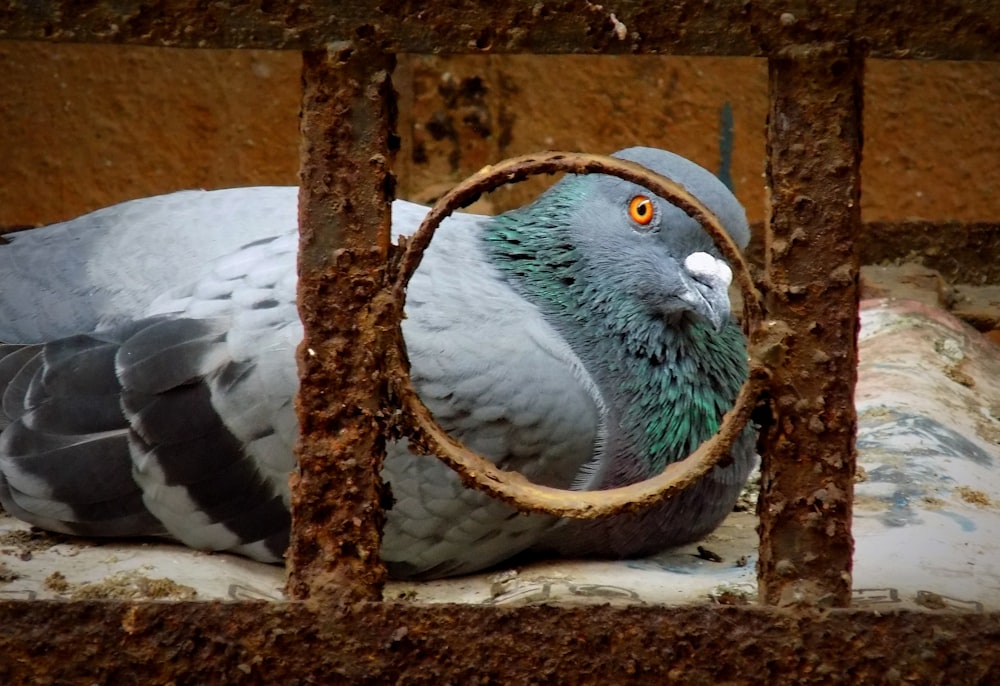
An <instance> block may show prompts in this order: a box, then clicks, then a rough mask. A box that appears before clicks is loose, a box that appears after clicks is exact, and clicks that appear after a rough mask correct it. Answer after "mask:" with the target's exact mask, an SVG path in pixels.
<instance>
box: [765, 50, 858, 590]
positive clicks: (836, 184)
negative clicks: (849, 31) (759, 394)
mask: <svg viewBox="0 0 1000 686" xmlns="http://www.w3.org/2000/svg"><path fill="white" fill-rule="evenodd" d="M862 64H863V61H862V59H861V56H860V55H859V54H858V53H857V51H855V50H854V49H852V48H851V47H850V46H849V45H843V44H831V43H826V44H814V45H809V46H793V47H789V48H786V49H785V50H784V51H783V52H782V54H781V55H780V56H778V57H774V58H771V60H770V61H769V91H770V110H769V113H768V127H767V130H768V149H767V170H766V173H767V180H768V187H769V188H770V192H771V210H770V218H769V222H768V225H767V230H766V234H765V253H764V260H765V282H766V286H765V291H766V293H767V295H766V301H765V302H766V310H767V316H768V323H769V325H770V326H771V327H772V328H773V329H775V330H781V331H783V333H784V335H785V342H784V343H783V344H781V345H780V346H778V347H777V348H776V349H772V350H770V351H769V357H770V359H769V362H770V363H771V365H772V382H771V384H770V389H769V395H770V398H769V400H770V409H771V418H770V421H769V423H767V424H766V425H765V426H764V428H763V431H762V434H761V454H762V461H763V463H762V468H761V472H762V474H761V499H760V505H759V507H758V510H759V515H760V526H759V532H760V538H761V543H760V559H759V563H758V570H757V571H758V584H759V592H760V598H761V600H762V601H763V602H766V603H769V604H777V605H815V604H818V605H821V606H822V605H836V606H843V605H847V604H848V602H849V600H850V593H851V557H852V553H853V548H854V542H853V539H852V537H851V498H852V495H853V484H854V471H855V457H856V452H855V436H856V432H857V413H856V411H855V408H854V386H855V382H856V380H857V329H858V272H859V261H858V249H857V243H856V241H857V238H858V234H859V229H860V202H859V201H860V162H861V83H862Z"/></svg>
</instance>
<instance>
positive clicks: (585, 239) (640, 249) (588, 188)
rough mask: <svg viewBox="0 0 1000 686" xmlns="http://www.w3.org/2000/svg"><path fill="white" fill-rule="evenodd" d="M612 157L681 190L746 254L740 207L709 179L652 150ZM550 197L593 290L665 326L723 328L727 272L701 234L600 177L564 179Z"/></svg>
mask: <svg viewBox="0 0 1000 686" xmlns="http://www.w3.org/2000/svg"><path fill="white" fill-rule="evenodd" d="M614 156H615V157H618V158H621V159H625V160H631V161H633V162H638V163H639V164H641V165H643V166H645V167H648V168H650V169H652V170H654V171H656V172H658V173H660V174H662V175H663V176H666V177H667V178H669V179H671V180H673V181H675V182H677V183H679V184H681V185H682V186H684V187H685V188H686V189H687V190H688V192H690V193H691V194H693V195H694V196H695V197H697V198H698V199H699V200H701V202H702V203H704V204H705V205H706V206H707V207H708V208H709V209H710V210H712V211H713V212H714V213H715V214H716V215H717V216H718V217H719V219H720V220H721V222H722V224H723V226H724V227H725V228H726V229H727V231H728V232H729V234H730V236H732V238H733V240H734V241H735V242H736V244H737V245H739V247H740V248H741V249H742V248H745V247H746V245H747V242H748V240H749V238H750V230H749V227H748V225H747V220H746V214H745V212H744V210H743V207H742V206H741V205H740V204H739V202H738V201H737V200H736V198H735V197H734V196H733V194H732V193H731V192H730V191H729V189H727V188H726V187H725V185H723V183H722V182H721V181H719V180H718V179H717V178H716V177H715V176H714V175H713V174H712V173H710V172H708V171H707V170H705V169H703V168H702V167H699V166H698V165H697V164H695V163H693V162H691V161H689V160H686V159H684V158H683V157H680V156H678V155H674V154H672V153H669V152H666V151H664V150H657V149H654V148H628V149H626V150H622V151H619V152H617V153H615V155H614ZM559 186H562V188H560V187H559ZM549 192H550V193H555V194H556V196H557V197H558V196H563V200H564V203H561V204H563V205H564V207H565V209H566V212H567V213H568V215H569V216H567V217H565V219H566V220H568V222H569V224H570V227H571V228H570V231H571V234H572V241H573V243H574V245H575V246H576V248H577V250H578V251H579V257H580V259H581V261H582V262H583V263H584V265H585V266H583V268H584V269H585V270H586V271H587V272H588V274H587V275H586V276H587V280H588V281H590V282H591V283H594V284H600V288H602V289H604V291H605V294H606V296H607V295H610V294H611V293H615V294H616V295H617V296H618V298H616V299H618V301H619V303H620V302H621V299H625V300H628V301H630V302H631V303H632V304H633V306H634V307H633V308H626V309H627V310H632V311H634V309H635V308H642V309H645V310H646V311H647V313H648V314H651V315H653V316H657V315H658V316H660V317H663V318H665V319H667V320H668V321H677V320H679V319H682V318H694V319H702V320H705V321H707V322H709V323H710V324H711V325H712V326H713V327H714V328H715V329H719V328H720V327H721V326H722V325H723V324H724V323H725V322H726V321H728V320H729V317H730V302H729V293H728V289H729V285H730V283H731V282H732V270H731V269H730V267H729V265H728V264H726V262H725V261H723V259H722V258H721V255H720V253H719V250H718V249H717V248H716V247H715V245H714V243H713V241H712V239H711V238H710V237H709V235H708V234H707V233H706V232H705V230H704V229H702V228H701V226H700V225H699V224H698V222H696V221H695V220H693V219H691V218H690V217H689V216H688V215H687V214H685V213H684V212H683V211H682V210H680V209H678V208H677V207H675V206H674V205H671V204H670V203H669V202H668V201H666V200H664V199H663V198H661V197H659V196H657V195H654V194H653V193H652V192H651V191H649V190H647V189H645V188H643V187H641V186H638V185H636V184H633V183H629V182H627V181H622V180H621V179H618V178H616V177H611V176H607V175H603V174H591V175H586V176H571V177H567V178H565V179H563V181H561V182H560V184H557V185H556V186H554V187H553V188H552V189H550V191H549ZM570 198H571V200H570V201H569V202H565V200H568V199H570ZM594 295H596V296H598V297H600V296H599V294H597V293H595V294H594Z"/></svg>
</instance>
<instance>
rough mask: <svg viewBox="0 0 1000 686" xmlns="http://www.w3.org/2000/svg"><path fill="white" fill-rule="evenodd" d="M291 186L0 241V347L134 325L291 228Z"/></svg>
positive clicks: (138, 208) (138, 203)
mask: <svg viewBox="0 0 1000 686" xmlns="http://www.w3.org/2000/svg"><path fill="white" fill-rule="evenodd" d="M296 198H297V189H296V188H295V187H258V188H235V189H228V190H222V191H210V192H206V191H183V192H179V193H171V194H169V195H161V196H156V197H151V198H142V199H139V200H133V201H130V202H125V203H121V204H119V205H114V206H112V207H108V208H105V209H102V210H98V211H96V212H92V213H90V214H87V215H84V216H82V217H78V218H77V219H73V220H71V221H68V222H63V223H61V224H53V225H51V226H47V227H44V228H41V229H33V230H30V231H22V232H18V233H13V234H7V235H6V236H5V239H6V242H4V243H0V341H2V342H4V343H42V342H46V341H51V340H54V339H56V338H62V337H65V336H71V335H74V334H78V333H88V332H90V331H94V330H95V329H98V328H107V327H108V325H110V324H112V323H114V322H116V321H128V320H134V319H137V318H139V317H141V316H143V314H144V313H145V312H146V310H147V308H148V307H149V304H150V303H151V302H152V301H153V300H154V299H155V298H157V297H159V296H160V295H161V293H162V291H163V289H164V284H185V283H189V282H193V281H195V280H197V279H199V278H201V277H202V275H203V270H204V269H205V268H206V266H207V265H210V264H211V263H212V261H213V260H215V259H217V258H219V257H221V256H223V255H227V254H230V253H232V252H233V251H235V250H237V249H238V248H239V247H240V246H242V245H245V244H247V243H250V242H252V241H255V240H258V239H261V238H266V237H268V236H271V235H274V234H275V233H277V232H283V231H288V230H292V231H294V230H295V227H296V226H297V218H296V212H297V209H296V208H297V200H296Z"/></svg>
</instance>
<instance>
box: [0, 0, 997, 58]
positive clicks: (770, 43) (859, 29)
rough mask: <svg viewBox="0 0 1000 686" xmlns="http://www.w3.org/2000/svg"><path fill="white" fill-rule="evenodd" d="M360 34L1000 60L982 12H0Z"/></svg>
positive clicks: (419, 45)
mask: <svg viewBox="0 0 1000 686" xmlns="http://www.w3.org/2000/svg"><path fill="white" fill-rule="evenodd" d="M364 26H369V27H378V28H379V29H381V30H382V31H384V32H386V33H387V34H389V35H390V36H391V39H390V41H389V43H388V45H387V49H389V50H390V51H393V52H415V53H528V52H534V53H580V54H586V53H637V54H638V53H645V54H652V53H665V54H666V53H672V54H687V55H742V56H765V55H770V54H774V53H775V51H776V50H778V49H780V48H781V47H782V46H783V45H787V44H790V43H802V42H815V41H817V40H846V39H853V40H855V41H856V42H858V43H859V44H860V45H861V46H862V47H863V48H866V49H867V50H868V53H869V54H870V55H871V56H874V57H886V58H923V59H979V60H996V59H1000V4H998V3H996V2H993V1H992V0H943V1H942V2H936V3H924V2H918V3H898V2H894V1H892V0H856V1H844V0H827V1H826V2H815V3H782V2H776V1H775V0H750V1H749V2H748V1H746V0H720V1H719V2H713V3H706V2H704V1H703V0H673V1H672V2H669V3H663V2H659V0H617V1H616V2H604V3H592V2H589V1H588V0H560V1H558V2H539V1H538V0H507V1H506V2H497V3H481V2H476V1H474V0H455V1H454V2H442V3H413V2H399V3H386V2H378V1H376V0H349V1H347V2H337V1H335V0H311V1H308V0H307V1H306V2H295V3H292V2H271V3H259V2H224V3H223V2H219V3H203V2H195V1H194V0H163V1H162V2H157V3H121V2H112V1H111V0H98V1H97V2H93V3H87V4H86V5H83V4H81V3H78V2H73V1H72V0H34V1H33V2H30V3H29V2H12V1H11V2H5V3H0V39H14V40H50V41H69V42H85V43H131V44H139V45H154V46H167V47H187V48H272V49H293V50H310V49H320V48H322V47H323V46H324V45H325V44H327V43H330V42H334V41H342V40H350V39H353V38H354V37H355V31H356V30H357V29H358V28H359V27H364Z"/></svg>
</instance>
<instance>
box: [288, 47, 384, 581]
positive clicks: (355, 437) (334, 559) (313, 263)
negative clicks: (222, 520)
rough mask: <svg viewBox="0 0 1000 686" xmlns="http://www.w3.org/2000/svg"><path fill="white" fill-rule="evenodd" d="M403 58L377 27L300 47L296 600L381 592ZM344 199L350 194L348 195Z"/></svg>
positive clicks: (291, 554)
mask: <svg viewBox="0 0 1000 686" xmlns="http://www.w3.org/2000/svg"><path fill="white" fill-rule="evenodd" d="M394 62H395V56H394V55H392V54H389V53H386V52H385V51H384V50H382V49H381V45H380V44H379V43H378V42H377V40H376V39H374V37H373V38H372V39H371V40H367V39H365V40H357V41H352V42H346V43H337V44H332V45H331V46H329V48H328V49H327V50H317V51H312V52H307V53H304V54H303V66H302V87H303V95H302V114H301V118H300V121H301V124H300V130H301V134H302V139H301V144H300V145H301V162H300V169H299V224H300V229H299V231H300V240H299V259H298V272H299V281H298V306H299V313H300V315H301V318H302V325H303V334H304V335H303V340H302V343H301V344H300V346H299V349H298V364H299V376H300V387H299V395H298V398H297V400H296V411H297V414H298V421H299V427H300V435H299V440H298V443H297V445H296V458H297V464H298V469H297V470H296V471H295V472H294V473H293V474H292V478H291V486H292V493H291V511H292V535H291V544H290V547H289V549H288V554H287V562H288V570H289V579H288V593H289V595H290V596H291V597H293V598H297V599H305V598H310V597H329V596H337V597H350V598H355V599H357V598H363V599H368V600H374V599H377V598H380V597H381V595H382V583H383V582H384V580H385V577H386V571H385V566H384V565H383V564H382V562H381V558H380V556H379V550H380V548H381V543H382V523H383V520H384V515H383V513H382V511H381V503H382V502H384V501H385V500H386V499H387V496H386V495H385V489H384V488H383V485H382V482H381V479H380V476H379V472H380V470H381V467H382V460H383V458H384V457H385V441H386V438H385V437H386V435H387V433H388V431H387V430H386V422H385V419H384V417H385V416H386V415H385V414H384V413H383V412H382V411H381V410H382V408H386V407H388V406H389V400H388V395H387V392H388V385H387V380H386V363H385V354H386V351H387V350H388V349H389V346H390V345H391V344H392V342H393V340H394V339H393V338H392V336H391V332H392V331H393V330H394V326H395V325H396V322H398V320H399V317H398V315H397V316H396V317H395V318H393V311H392V309H391V308H387V307H386V306H385V301H386V300H387V299H388V298H389V297H390V296H389V292H390V283H389V281H388V279H387V277H386V272H387V260H388V256H389V243H390V236H389V223H390V219H391V217H390V214H391V211H390V206H391V202H392V199H393V192H394V186H395V183H394V177H393V175H392V172H391V170H390V165H391V160H392V157H393V156H394V153H395V148H396V147H398V139H397V137H396V132H395V126H396V101H395V93H394V91H393V88H392V82H391V80H390V77H391V73H392V69H393V67H394ZM345 198H349V200H345Z"/></svg>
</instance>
